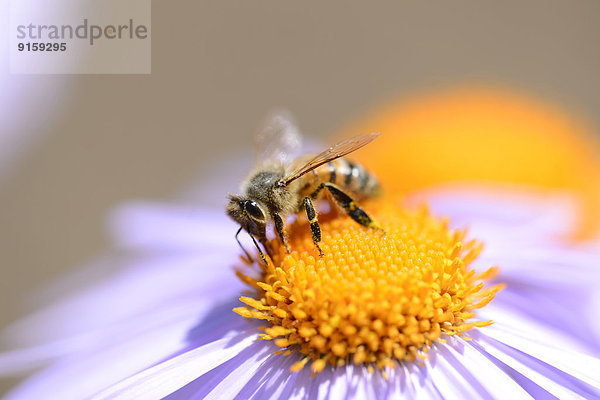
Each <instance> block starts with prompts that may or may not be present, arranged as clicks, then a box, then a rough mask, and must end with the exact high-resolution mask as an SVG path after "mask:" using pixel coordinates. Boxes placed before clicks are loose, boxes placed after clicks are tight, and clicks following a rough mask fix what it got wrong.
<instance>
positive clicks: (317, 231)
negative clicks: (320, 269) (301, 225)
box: [304, 197, 323, 256]
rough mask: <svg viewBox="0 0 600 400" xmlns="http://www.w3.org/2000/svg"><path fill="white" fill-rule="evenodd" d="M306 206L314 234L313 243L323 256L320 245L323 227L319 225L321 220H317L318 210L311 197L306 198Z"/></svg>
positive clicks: (312, 233) (311, 231)
mask: <svg viewBox="0 0 600 400" xmlns="http://www.w3.org/2000/svg"><path fill="white" fill-rule="evenodd" d="M304 208H305V209H306V216H307V217H308V222H309V223H310V233H311V235H312V240H313V243H314V244H315V246H316V247H317V250H319V255H321V256H322V255H323V250H321V248H320V247H319V242H320V241H321V227H320V226H319V221H317V212H316V211H315V207H314V205H313V203H312V200H311V199H310V197H305V198H304Z"/></svg>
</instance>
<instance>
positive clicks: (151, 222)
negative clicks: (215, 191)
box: [109, 202, 239, 252]
mask: <svg viewBox="0 0 600 400" xmlns="http://www.w3.org/2000/svg"><path fill="white" fill-rule="evenodd" d="M109 227H110V230H111V233H112V236H113V238H114V239H115V240H116V241H117V244H118V245H119V246H122V247H125V248H131V249H148V250H150V251H164V250H176V251H194V252H204V251H207V250H209V251H210V250H212V249H215V248H219V249H236V247H237V243H235V238H234V235H235V232H236V230H237V229H238V228H239V226H236V224H235V223H234V222H233V221H232V220H231V219H229V218H228V217H227V216H226V215H225V211H224V210H218V209H217V210H216V209H202V208H198V207H197V206H184V205H170V204H163V203H151V202H132V203H128V204H124V205H121V206H119V207H118V208H115V209H114V211H113V213H112V215H111V217H110V219H109Z"/></svg>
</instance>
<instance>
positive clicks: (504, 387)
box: [426, 338, 529, 399]
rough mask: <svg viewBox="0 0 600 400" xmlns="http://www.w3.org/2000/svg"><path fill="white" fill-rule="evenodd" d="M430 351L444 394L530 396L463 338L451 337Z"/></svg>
mask: <svg viewBox="0 0 600 400" xmlns="http://www.w3.org/2000/svg"><path fill="white" fill-rule="evenodd" d="M431 353H432V354H431V355H430V357H431V360H428V361H427V362H426V365H427V366H428V372H429V373H430V374H431V376H432V378H433V383H434V384H435V386H436V387H437V389H438V390H439V392H440V393H441V394H442V395H443V396H444V398H447V399H464V398H511V399H513V398H515V399H519V398H529V396H528V395H527V393H526V392H525V391H524V390H523V389H522V388H521V387H520V386H519V385H518V384H517V383H515V382H514V381H513V380H512V379H511V378H510V377H509V376H507V375H506V374H505V373H504V372H503V371H502V370H501V369H499V368H498V367H497V366H496V365H494V364H493V363H492V362H490V361H489V360H488V359H486V358H485V357H484V356H483V355H482V354H481V353H480V352H478V351H476V350H474V349H473V348H471V347H469V346H465V345H464V343H463V342H461V341H460V340H457V339H455V338H450V339H449V340H448V343H447V344H440V345H436V346H435V348H434V349H432V350H431ZM492 384H493V386H492Z"/></svg>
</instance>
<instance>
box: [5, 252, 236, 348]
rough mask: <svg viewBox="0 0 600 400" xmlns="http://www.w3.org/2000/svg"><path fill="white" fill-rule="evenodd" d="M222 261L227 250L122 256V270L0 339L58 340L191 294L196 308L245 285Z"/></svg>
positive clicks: (24, 343)
mask: <svg viewBox="0 0 600 400" xmlns="http://www.w3.org/2000/svg"><path fill="white" fill-rule="evenodd" d="M108 261H109V260H107V262H108ZM228 263H230V264H229V265H234V264H233V263H234V261H233V260H232V259H231V258H229V261H228V257H227V256H211V257H208V256H206V257H197V256H188V255H179V256H178V255H171V256H158V255H154V256H151V257H148V258H137V259H135V260H130V261H127V262H125V263H124V266H123V270H122V271H120V272H118V273H115V274H113V275H112V276H111V277H109V278H106V279H105V280H103V281H101V282H100V283H97V284H95V285H93V286H91V287H85V288H82V289H81V290H79V291H78V292H77V293H75V294H73V295H71V296H70V297H67V298H65V299H62V300H60V301H58V302H56V303H55V304H51V305H50V306H47V307H46V308H44V309H42V310H40V311H38V312H36V313H34V314H32V315H30V316H28V317H26V318H24V319H22V320H20V321H18V322H16V323H15V324H13V325H12V326H10V327H9V328H8V329H7V330H6V331H5V332H3V335H4V341H7V342H9V343H11V345H12V347H28V346H36V345H40V344H43V343H48V342H52V341H61V340H63V339H64V338H66V337H72V336H79V335H83V334H87V333H89V332H96V331H100V330H103V329H106V328H107V327H110V325H112V324H117V323H121V322H122V321H127V320H129V319H131V318H136V317H138V316H144V315H147V314H148V313H151V312H152V311H153V310H155V309H157V308H160V307H162V306H164V305H165V304H169V303H176V302H180V301H183V302H184V303H187V301H186V300H185V299H186V298H192V297H195V298H196V299H197V300H198V302H197V305H196V307H197V308H196V309H197V310H198V311H201V310H202V309H204V308H206V307H209V306H210V303H211V302H213V301H214V302H219V301H223V299H225V298H227V297H229V298H231V297H234V296H236V294H239V292H240V291H241V290H242V289H245V286H244V285H243V284H242V283H241V282H240V281H239V279H237V278H236V277H235V275H234V272H233V270H232V269H231V268H230V267H228ZM74 316H77V317H76V318H75V317H74ZM40 326H43V327H44V329H43V330H40V329H39V327H40Z"/></svg>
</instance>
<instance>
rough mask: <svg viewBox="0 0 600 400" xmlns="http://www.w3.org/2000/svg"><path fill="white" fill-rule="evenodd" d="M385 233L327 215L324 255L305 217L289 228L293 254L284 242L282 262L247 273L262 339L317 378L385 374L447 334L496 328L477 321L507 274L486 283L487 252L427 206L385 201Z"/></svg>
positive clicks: (250, 306) (278, 250)
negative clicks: (483, 256)
mask: <svg viewBox="0 0 600 400" xmlns="http://www.w3.org/2000/svg"><path fill="white" fill-rule="evenodd" d="M364 208H365V210H368V211H369V213H371V214H372V215H374V216H375V218H376V220H377V221H378V222H379V224H380V226H381V227H382V228H383V230H384V231H385V233H384V232H381V231H378V230H375V229H368V228H365V227H362V226H360V225H358V224H357V223H356V222H354V221H353V220H351V219H350V218H348V217H346V216H343V215H339V214H337V213H336V212H332V213H329V214H327V215H320V216H319V223H320V225H321V231H322V235H323V237H322V241H321V244H320V245H321V248H322V249H323V252H324V253H325V255H324V256H323V257H319V255H318V252H317V251H316V250H315V246H314V244H313V242H312V239H311V235H310V228H309V226H308V224H307V222H306V221H305V220H303V219H301V218H300V219H299V220H298V221H296V222H294V223H293V224H291V226H289V227H288V230H289V237H290V246H291V249H292V252H291V254H287V253H286V251H285V248H284V247H283V245H282V244H280V243H279V241H277V240H273V241H272V242H271V243H270V244H271V246H272V247H273V249H274V251H273V253H274V254H273V258H272V262H271V261H270V262H269V264H268V265H264V264H263V265H261V271H260V276H259V277H258V278H257V279H255V278H252V277H251V276H250V275H249V274H246V273H243V272H238V276H239V277H240V278H241V279H242V280H243V281H244V282H246V283H248V284H249V285H251V286H252V287H254V288H255V289H256V290H257V294H256V297H255V298H250V297H241V298H240V300H241V301H242V302H243V303H245V304H246V305H247V306H246V307H239V308H236V309H234V311H235V312H237V313H238V314H240V315H242V316H244V317H248V318H257V319H260V320H265V321H267V322H268V326H266V327H264V328H262V329H263V330H264V333H263V334H261V335H260V336H261V338H262V339H267V340H274V341H275V344H277V345H278V346H279V347H282V348H283V349H284V350H282V352H283V353H284V354H286V355H287V354H291V353H292V352H294V351H297V352H300V353H302V354H303V355H304V356H305V357H303V359H302V360H301V361H299V362H297V363H296V364H294V365H293V366H292V371H297V370H300V369H301V368H302V367H303V366H304V365H305V364H306V363H308V362H309V361H312V364H311V368H312V370H313V371H314V372H315V373H317V372H319V371H321V370H322V369H323V368H324V367H325V366H326V364H327V363H330V364H331V365H344V364H345V363H346V362H354V363H355V364H360V363H369V364H370V365H369V368H370V369H371V368H372V367H371V365H375V366H377V367H378V368H379V369H383V368H384V367H392V368H393V367H394V366H395V364H396V361H402V360H409V361H416V360H418V359H419V358H424V357H425V353H426V352H427V350H428V348H429V346H431V344H432V343H433V342H435V341H437V342H443V341H444V339H443V335H444V334H446V335H456V334H458V335H460V334H462V333H463V332H465V331H468V330H469V329H472V328H473V327H483V326H486V325H489V324H490V323H491V321H474V322H467V321H468V320H469V319H471V318H473V317H474V316H475V314H474V313H473V310H475V309H477V308H480V307H483V306H484V305H486V304H487V303H489V302H490V301H491V300H492V299H493V297H494V295H495V294H496V292H497V291H498V290H500V289H501V285H496V286H492V287H489V288H485V289H484V283H483V281H485V280H487V279H490V278H491V277H492V276H493V275H494V274H495V273H496V271H497V268H490V269H489V270H487V271H486V272H484V273H483V274H479V275H476V274H475V271H473V270H472V269H470V268H469V264H470V263H471V261H472V260H473V259H475V257H477V255H478V253H479V252H480V250H481V248H482V246H481V245H480V244H478V243H477V242H475V241H468V242H464V236H465V232H464V231H452V230H451V229H449V228H448V224H447V221H446V220H439V219H436V218H434V217H432V216H431V215H430V214H429V213H428V211H427V209H426V208H423V209H420V210H414V211H412V210H406V209H403V208H400V207H399V206H397V205H394V204H393V203H392V202H389V201H387V202H386V201H384V200H378V201H372V202H367V203H365V204H364Z"/></svg>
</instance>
